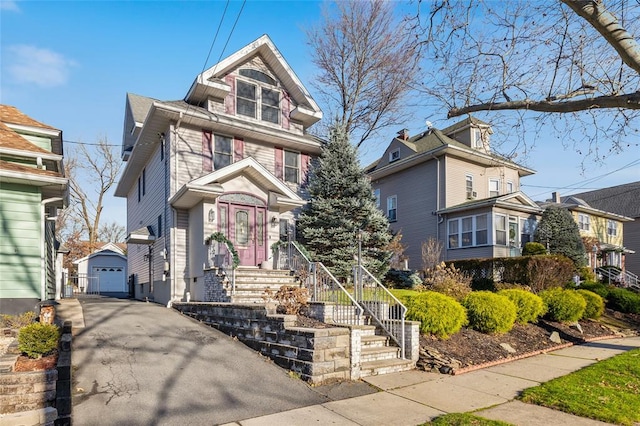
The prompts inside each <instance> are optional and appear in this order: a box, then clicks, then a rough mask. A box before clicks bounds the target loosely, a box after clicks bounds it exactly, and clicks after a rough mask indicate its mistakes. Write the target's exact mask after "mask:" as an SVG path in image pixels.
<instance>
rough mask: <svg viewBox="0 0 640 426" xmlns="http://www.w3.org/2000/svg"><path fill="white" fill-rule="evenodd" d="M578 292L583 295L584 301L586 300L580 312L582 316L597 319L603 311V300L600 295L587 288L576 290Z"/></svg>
mask: <svg viewBox="0 0 640 426" xmlns="http://www.w3.org/2000/svg"><path fill="white" fill-rule="evenodd" d="M576 291H577V292H578V294H580V295H581V296H582V297H584V301H585V302H587V307H586V308H585V310H584V314H582V318H590V319H598V318H600V317H601V316H602V314H603V313H604V300H602V297H600V295H598V294H596V293H594V292H592V291H589V290H584V289H580V290H576Z"/></svg>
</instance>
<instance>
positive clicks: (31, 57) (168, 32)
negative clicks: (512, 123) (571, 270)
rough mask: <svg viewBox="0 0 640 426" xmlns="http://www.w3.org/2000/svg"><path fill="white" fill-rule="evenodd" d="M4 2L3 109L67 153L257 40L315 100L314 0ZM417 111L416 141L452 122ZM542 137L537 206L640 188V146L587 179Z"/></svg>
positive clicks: (371, 152) (533, 190)
mask: <svg viewBox="0 0 640 426" xmlns="http://www.w3.org/2000/svg"><path fill="white" fill-rule="evenodd" d="M398 4H399V5H402V6H403V7H405V8H411V6H410V5H408V4H401V3H400V2H399V3H398ZM0 6H1V8H0V28H1V29H0V49H1V50H0V58H1V64H0V66H1V68H0V72H1V81H0V98H1V99H0V102H2V103H3V104H9V105H13V106H15V107H17V108H19V109H20V110H21V111H23V112H24V113H26V114H27V115H29V116H31V117H33V118H35V119H36V120H39V121H41V122H44V123H46V124H49V125H51V126H53V127H56V128H58V129H61V130H62V131H63V137H64V140H65V150H66V152H69V151H70V150H72V149H73V148H74V145H76V144H75V142H83V143H96V141H97V140H98V139H100V138H101V137H106V138H107V140H108V141H109V142H110V143H111V144H115V145H120V143H121V140H122V126H123V117H124V105H125V95H126V93H127V92H132V93H136V94H140V95H143V96H149V97H153V98H157V99H162V100H176V99H182V98H183V97H184V96H185V94H186V92H187V90H188V89H189V87H190V85H191V83H192V81H193V79H194V78H195V76H196V75H197V74H199V73H200V72H202V70H203V68H209V67H211V66H213V64H215V63H216V62H218V60H219V59H220V58H221V57H226V56H228V55H230V54H232V53H233V52H234V51H236V50H237V49H239V48H241V47H243V46H244V45H246V44H248V43H249V42H251V41H253V40H255V39H256V38H258V37H260V36H261V35H262V34H268V35H269V36H270V37H271V39H272V40H273V42H274V43H275V45H276V46H277V47H278V49H279V50H280V51H281V52H282V54H283V55H284V57H285V59H286V60H287V61H288V62H289V64H290V65H291V66H292V68H293V69H294V70H295V72H296V73H297V74H298V76H299V77H300V79H301V80H302V81H303V83H305V85H306V86H307V88H308V89H309V90H310V91H311V93H312V94H313V93H314V90H313V87H311V84H310V82H311V81H312V79H313V76H314V73H315V70H314V66H313V64H312V63H311V60H310V54H309V49H308V47H307V45H306V36H305V32H304V29H305V28H306V27H308V26H309V25H311V24H315V23H317V22H318V21H319V20H320V17H321V6H322V3H321V2H318V1H303V0H298V1H259V0H248V1H247V2H246V3H244V6H243V2H242V1H239V0H236V1H230V2H229V4H228V6H227V2H226V1H28V0H27V1H7V0H0ZM225 7H227V10H226V14H225V17H224V21H223V22H222V24H221V25H220V21H221V18H222V15H223V12H224V10H225ZM236 19H237V23H236ZM234 25H235V27H234ZM216 33H217V38H216ZM214 38H215V42H214ZM225 44H226V47H225ZM212 46H213V47H212ZM223 49H224V51H223ZM316 100H317V101H320V99H318V97H317V96H316ZM321 106H322V105H321ZM420 114H422V112H420V113H416V117H415V119H414V120H412V121H411V122H409V123H406V124H403V125H401V126H400V127H407V128H408V129H409V130H410V133H411V134H415V133H418V132H420V131H424V129H425V127H424V121H425V120H426V119H429V120H431V121H432V122H434V123H435V124H436V126H437V127H440V128H444V127H445V126H446V125H449V124H451V122H447V121H445V120H444V118H445V117H446V112H445V111H429V112H425V114H424V115H425V116H424V117H421V116H420ZM400 127H399V128H400ZM399 128H398V129H399ZM494 131H496V132H499V131H500V129H499V128H495V129H494ZM394 135H395V131H390V132H389V134H388V136H386V137H382V138H381V139H379V140H375V141H372V143H371V144H370V146H369V148H368V149H367V150H366V151H365V152H363V153H362V155H361V161H362V164H368V163H370V162H371V161H373V160H374V159H375V158H376V157H377V156H379V155H380V154H381V151H382V150H383V149H384V148H385V147H386V144H387V142H388V141H389V140H390V139H391V138H392V137H393V136H394ZM548 141H549V142H546V141H544V140H543V141H538V142H537V145H536V147H535V149H534V151H533V152H532V153H531V154H530V156H529V157H528V158H527V160H526V165H527V166H528V167H531V168H533V169H534V170H536V171H537V174H536V175H533V176H531V177H527V178H525V179H523V181H522V182H521V183H522V189H523V190H524V191H525V192H526V193H527V194H528V195H530V196H531V197H532V198H533V199H535V200H539V199H544V198H548V197H549V195H550V193H551V192H552V191H554V190H558V191H560V192H561V193H562V194H569V193H572V192H580V191H586V190H591V189H597V188H602V187H607V186H613V185H619V184H623V183H628V182H633V181H637V180H640V153H639V152H638V150H637V148H635V149H634V148H631V149H630V150H627V151H626V152H624V153H622V154H617V155H611V156H610V157H608V158H607V159H606V161H604V162H603V163H602V164H601V163H598V164H595V163H587V169H588V172H587V173H586V174H582V173H583V171H582V168H581V161H582V157H581V156H579V155H578V154H575V153H574V152H573V151H572V150H564V149H562V148H561V147H559V146H558V144H557V139H555V138H551V137H550V138H549V139H548ZM630 164H632V165H631V166H629V165H630ZM619 169H621V170H619ZM596 177H599V178H597V179H593V178H596ZM125 211H126V209H125V201H124V199H120V198H115V197H113V196H111V195H110V196H108V197H107V199H106V201H105V211H104V214H103V220H105V221H108V222H110V221H112V220H115V221H117V222H118V223H120V224H123V225H125V224H126V218H125V216H124V215H125V213H124V212H125ZM103 223H105V222H103Z"/></svg>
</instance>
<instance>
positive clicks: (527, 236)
mask: <svg viewBox="0 0 640 426" xmlns="http://www.w3.org/2000/svg"><path fill="white" fill-rule="evenodd" d="M537 226H538V222H537V221H536V220H535V219H520V229H521V231H520V232H521V234H520V246H521V247H524V245H525V244H527V243H530V242H532V241H533V235H534V234H535V232H536V228H537Z"/></svg>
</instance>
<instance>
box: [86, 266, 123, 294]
mask: <svg viewBox="0 0 640 426" xmlns="http://www.w3.org/2000/svg"><path fill="white" fill-rule="evenodd" d="M93 275H94V276H96V277H98V283H99V286H100V293H105V292H125V291H127V287H126V281H125V276H124V268H122V267H118V266H105V267H102V266H100V267H98V266H95V267H94V268H93Z"/></svg>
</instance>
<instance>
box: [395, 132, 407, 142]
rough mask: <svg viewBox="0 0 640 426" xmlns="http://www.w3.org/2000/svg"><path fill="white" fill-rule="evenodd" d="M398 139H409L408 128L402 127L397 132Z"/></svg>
mask: <svg viewBox="0 0 640 426" xmlns="http://www.w3.org/2000/svg"><path fill="white" fill-rule="evenodd" d="M396 137H397V138H398V139H402V140H403V141H406V140H408V139H409V129H402V130H400V131H399V132H398V136H396Z"/></svg>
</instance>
